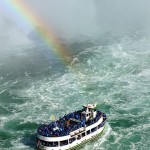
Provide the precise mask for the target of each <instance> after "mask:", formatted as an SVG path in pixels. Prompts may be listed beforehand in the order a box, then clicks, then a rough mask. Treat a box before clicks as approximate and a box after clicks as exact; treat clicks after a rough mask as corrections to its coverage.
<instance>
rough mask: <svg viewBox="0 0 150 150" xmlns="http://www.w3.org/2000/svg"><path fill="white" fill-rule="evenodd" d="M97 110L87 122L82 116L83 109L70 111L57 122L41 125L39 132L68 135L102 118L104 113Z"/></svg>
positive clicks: (43, 134)
mask: <svg viewBox="0 0 150 150" xmlns="http://www.w3.org/2000/svg"><path fill="white" fill-rule="evenodd" d="M96 111H97V115H96V117H95V118H93V119H90V120H88V121H87V122H86V121H85V119H83V118H81V112H83V110H79V111H75V112H73V113H69V114H67V115H64V116H63V117H62V118H60V119H59V120H57V121H55V122H51V123H50V124H43V125H41V126H40V127H39V128H38V130H37V133H38V134H39V135H42V136H46V137H61V136H67V135H69V133H70V132H72V131H75V130H77V129H79V128H81V127H85V126H89V125H91V124H93V123H95V122H97V121H98V120H99V119H100V117H101V114H102V113H101V112H100V111H98V110H96Z"/></svg>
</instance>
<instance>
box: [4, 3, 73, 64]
mask: <svg viewBox="0 0 150 150" xmlns="http://www.w3.org/2000/svg"><path fill="white" fill-rule="evenodd" d="M2 3H3V4H4V7H5V8H3V9H6V10H5V11H8V12H9V13H11V15H12V17H15V19H16V18H17V19H19V21H20V23H21V25H25V26H30V27H32V28H34V29H36V32H37V33H38V36H39V37H40V39H41V40H42V41H43V42H44V43H45V44H46V45H47V47H48V49H49V50H50V51H52V52H53V54H54V55H55V57H57V58H59V60H61V62H62V63H64V64H65V65H68V64H69V63H70V62H69V61H68V60H69V59H70V58H72V54H71V52H70V51H69V49H68V48H67V47H66V46H65V45H64V44H63V43H62V42H60V40H59V39H58V38H57V37H56V34H55V32H54V31H53V30H52V29H51V27H49V26H48V25H47V24H46V23H45V22H44V21H43V20H42V19H41V18H40V17H38V15H37V14H35V12H33V9H32V8H31V7H30V6H29V5H28V4H27V3H25V2H23V1H22V0H4V1H3V2H2ZM39 27H40V28H39Z"/></svg>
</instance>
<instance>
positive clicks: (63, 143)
mask: <svg viewBox="0 0 150 150" xmlns="http://www.w3.org/2000/svg"><path fill="white" fill-rule="evenodd" d="M64 145H68V140H64V141H60V146H64Z"/></svg>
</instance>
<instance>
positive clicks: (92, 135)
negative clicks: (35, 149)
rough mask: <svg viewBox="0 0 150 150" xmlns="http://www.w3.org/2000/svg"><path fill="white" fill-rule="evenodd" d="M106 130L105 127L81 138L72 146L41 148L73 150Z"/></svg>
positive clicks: (46, 148)
mask: <svg viewBox="0 0 150 150" xmlns="http://www.w3.org/2000/svg"><path fill="white" fill-rule="evenodd" d="M103 130H104V126H103V127H101V128H99V129H98V130H97V131H95V132H93V133H91V134H89V135H86V136H85V137H83V138H81V139H80V140H76V141H74V142H73V143H71V144H68V145H65V146H59V147H45V146H42V147H39V149H40V150H68V149H73V148H74V147H78V146H80V145H82V144H83V143H86V141H88V140H90V139H92V138H94V137H95V136H96V135H99V134H101V133H102V132H103Z"/></svg>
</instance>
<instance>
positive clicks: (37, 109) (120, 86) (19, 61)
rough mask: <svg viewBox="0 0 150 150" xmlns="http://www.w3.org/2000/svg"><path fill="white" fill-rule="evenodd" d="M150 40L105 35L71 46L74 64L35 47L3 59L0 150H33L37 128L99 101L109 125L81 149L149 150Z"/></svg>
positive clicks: (0, 68)
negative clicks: (63, 62)
mask: <svg viewBox="0 0 150 150" xmlns="http://www.w3.org/2000/svg"><path fill="white" fill-rule="evenodd" d="M149 41H150V39H149V37H146V36H144V35H143V34H140V33H137V32H134V33H132V34H127V33H120V34H113V33H105V34H101V35H99V36H97V37H96V38H95V39H92V40H91V39H90V42H89V41H84V42H80V43H78V42H76V43H72V44H70V47H71V48H72V49H73V53H74V60H72V65H70V66H64V65H62V64H59V62H57V61H56V62H51V61H49V59H48V58H47V57H45V55H44V54H43V52H42V51H40V50H39V51H37V48H36V47H34V46H33V45H31V44H29V45H28V44H26V45H20V46H13V47H8V51H7V53H4V54H2V55H1V56H0V150H34V149H35V148H36V147H35V145H36V143H35V138H36V129H37V127H38V126H39V124H41V123H46V122H48V121H49V119H50V116H51V115H52V114H54V115H55V116H56V118H58V117H59V116H62V115H64V114H66V113H69V112H71V111H74V110H78V109H80V108H81V106H82V105H83V104H86V103H98V104H100V106H99V109H100V110H101V111H104V112H106V114H107V116H108V119H107V127H106V129H105V132H104V134H103V135H102V137H100V138H99V139H98V140H97V141H95V142H89V143H87V144H86V145H85V146H84V147H82V148H81V150H89V149H92V150H114V149H116V150H128V149H131V150H135V149H136V150H149V147H150V110H149V108H150V43H149Z"/></svg>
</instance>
